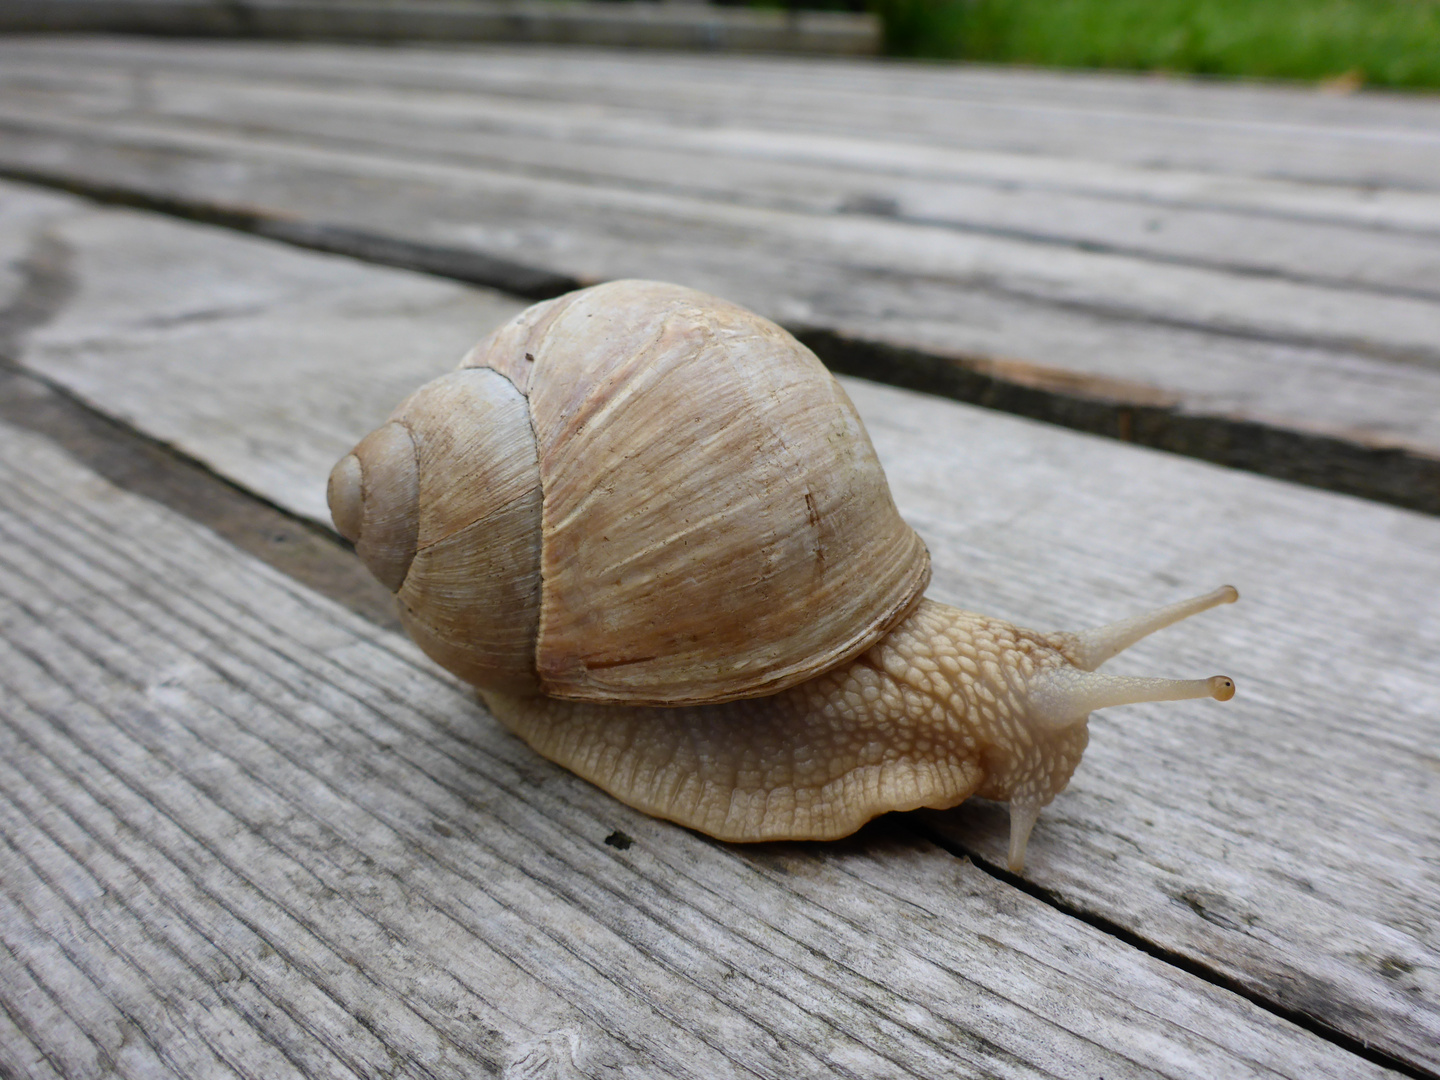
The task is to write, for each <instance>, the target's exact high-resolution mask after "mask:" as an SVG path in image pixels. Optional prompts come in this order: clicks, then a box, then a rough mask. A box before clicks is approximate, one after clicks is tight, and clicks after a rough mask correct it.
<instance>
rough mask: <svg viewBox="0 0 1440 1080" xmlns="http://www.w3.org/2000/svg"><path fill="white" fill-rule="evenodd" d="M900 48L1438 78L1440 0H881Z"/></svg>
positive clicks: (1275, 73)
mask: <svg viewBox="0 0 1440 1080" xmlns="http://www.w3.org/2000/svg"><path fill="white" fill-rule="evenodd" d="M872 7H873V9H874V10H875V11H876V12H878V13H879V14H880V16H881V17H882V18H883V19H884V22H885V36H886V50H887V51H888V52H889V53H891V54H892V55H898V56H917V57H930V58H935V59H966V60H986V61H996V62H1005V63H1023V64H1036V65H1042V66H1050V67H1097V68H1126V69H1135V70H1144V71H1174V72H1195V73H1200V74H1206V75H1241V76H1251V77H1261V78H1281V79H1307V80H1319V79H1329V78H1335V77H1337V76H1342V75H1348V76H1349V77H1350V79H1351V80H1354V79H1356V78H1358V79H1359V80H1361V81H1363V82H1365V83H1367V84H1371V85H1378V86H1394V87H1428V88H1440V0H874V2H873V4H872Z"/></svg>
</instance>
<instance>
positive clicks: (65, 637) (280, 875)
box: [0, 428, 1384, 1077]
mask: <svg viewBox="0 0 1440 1080" xmlns="http://www.w3.org/2000/svg"><path fill="white" fill-rule="evenodd" d="M0 532H3V534H4V537H5V542H4V545H3V547H0V596H3V597H4V600H3V603H4V605H5V611H6V622H5V632H4V637H3V643H0V683H3V689H0V695H3V698H4V702H5V706H4V708H3V709H0V717H3V720H0V742H3V744H4V748H5V753H4V754H3V764H0V795H3V802H0V815H3V820H4V822H5V826H6V828H5V833H6V837H7V846H6V847H5V848H4V849H3V852H4V854H3V856H0V859H3V861H0V883H3V897H4V898H5V899H6V900H7V901H9V902H10V903H12V904H14V905H15V906H14V907H13V908H10V909H8V910H7V912H6V918H5V919H4V920H3V926H4V927H5V929H6V933H7V934H9V935H11V936H13V937H15V938H16V939H18V940H19V941H21V942H23V945H24V947H25V948H27V949H29V950H32V951H35V950H41V951H43V950H47V949H48V950H51V951H53V950H54V949H55V948H57V947H62V946H63V948H64V949H65V950H66V961H67V962H68V964H69V965H71V967H72V968H83V969H84V970H86V971H87V972H89V973H90V974H91V976H92V978H93V980H94V982H92V986H93V989H89V990H88V991H87V992H86V993H85V994H80V995H75V994H64V995H63V999H64V1000H65V1001H66V1002H67V1005H68V1007H69V1008H70V1009H72V1010H73V1011H74V1012H75V1013H78V1016H76V1017H75V1018H74V1019H73V1020H71V1021H70V1026H69V1027H67V1028H63V1029H60V1028H56V1029H51V1028H48V1027H45V1026H43V1025H42V1021H43V1019H44V1016H45V1008H46V1002H47V1001H48V1002H53V1001H55V1000H56V998H57V996H59V995H57V993H56V992H57V991H58V990H60V987H59V986H57V982H59V981H60V980H62V979H63V978H64V977H65V975H66V971H67V970H69V969H67V967H66V964H65V963H62V962H61V961H60V960H59V959H58V958H56V957H54V956H42V955H39V953H37V954H36V959H35V961H34V962H32V964H31V966H30V968H29V971H30V975H31V977H32V978H33V979H34V981H35V984H36V986H38V987H41V988H43V990H44V991H45V992H43V993H40V994H35V993H30V994H23V993H17V992H16V991H15V988H14V986H15V984H13V983H12V982H11V980H10V979H8V978H7V979H6V980H4V981H0V993H3V994H4V997H5V1009H6V1011H7V1012H8V1013H9V1014H10V1015H13V1016H18V1017H19V1018H20V1021H21V1022H22V1023H24V1024H26V1025H28V1026H29V1027H30V1029H31V1030H32V1031H33V1032H35V1034H34V1036H33V1037H34V1038H36V1039H37V1040H38V1045H39V1046H40V1047H41V1048H43V1050H44V1051H45V1052H46V1053H47V1054H51V1055H60V1054H68V1053H71V1052H73V1051H75V1050H76V1049H78V1048H80V1047H85V1046H90V1047H92V1048H93V1053H94V1056H93V1058H91V1059H83V1058H76V1059H74V1060H72V1061H70V1062H69V1064H68V1065H66V1067H65V1071H66V1073H67V1074H69V1075H77V1076H85V1075H99V1074H100V1073H101V1072H102V1071H104V1070H106V1069H108V1068H111V1067H112V1066H113V1067H116V1068H118V1069H119V1071H121V1072H122V1073H124V1074H127V1075H159V1071H158V1069H157V1068H155V1067H152V1065H151V1064H148V1063H147V1059H146V1058H145V1057H144V1054H145V1053H146V1052H152V1053H153V1054H154V1055H156V1056H157V1058H158V1059H160V1060H163V1061H165V1062H166V1063H172V1064H174V1065H178V1066H181V1067H180V1068H179V1069H178V1071H179V1072H182V1073H185V1074H189V1075H193V1074H194V1062H195V1061H198V1060H200V1059H201V1058H202V1057H204V1055H214V1058H215V1060H216V1064H217V1067H218V1069H221V1070H225V1071H233V1073H234V1074H236V1075H242V1076H251V1075H254V1076H259V1075H265V1076H271V1075H284V1074H286V1073H289V1072H291V1071H292V1070H293V1071H298V1072H302V1073H304V1074H306V1075H337V1076H338V1075H353V1074H355V1073H364V1074H370V1073H373V1072H377V1071H383V1072H385V1073H386V1074H388V1075H395V1074H400V1075H417V1074H422V1073H423V1074H424V1075H431V1076H444V1075H475V1074H476V1073H477V1072H484V1073H492V1074H494V1073H501V1072H504V1073H505V1074H506V1075H533V1074H535V1071H536V1070H540V1071H541V1073H542V1074H544V1073H543V1070H545V1069H549V1070H551V1071H552V1073H553V1074H556V1075H566V1076H569V1075H598V1074H601V1073H609V1072H614V1071H635V1072H639V1073H643V1074H645V1075H675V1076H727V1075H741V1074H745V1075H776V1076H778V1075H785V1076H810V1075H845V1076H879V1075H919V1076H953V1075H987V1076H1033V1075H1051V1074H1057V1070H1058V1074H1064V1075H1069V1074H1071V1073H1072V1072H1073V1071H1075V1070H1077V1069H1078V1070H1079V1071H1081V1072H1083V1073H1086V1074H1092V1075H1099V1074H1103V1075H1106V1076H1153V1075H1165V1076H1177V1077H1178V1076H1189V1075H1199V1074H1204V1075H1220V1074H1223V1075H1236V1076H1261V1075H1265V1076H1272V1075H1288V1076H1297V1077H1299V1076H1319V1075H1326V1076H1369V1075H1374V1076H1379V1075H1383V1074H1384V1070H1380V1069H1378V1068H1376V1067H1374V1066H1372V1065H1370V1064H1369V1063H1367V1062H1365V1061H1363V1060H1360V1059H1358V1058H1355V1057H1354V1056H1352V1055H1350V1054H1348V1053H1345V1052H1344V1051H1340V1050H1338V1049H1336V1048H1335V1047H1333V1046H1331V1045H1329V1044H1327V1043H1325V1042H1324V1041H1322V1040H1320V1039H1318V1038H1316V1037H1314V1036H1312V1035H1308V1034H1306V1033H1304V1032H1301V1031H1299V1030H1297V1029H1295V1028H1294V1027H1292V1026H1291V1025H1289V1024H1287V1023H1285V1022H1283V1021H1279V1020H1276V1019H1275V1018H1274V1017H1271V1016H1269V1015H1268V1014H1266V1013H1264V1012H1262V1011H1260V1010H1258V1009H1255V1008H1254V1007H1252V1006H1250V1005H1249V1004H1248V1003H1246V1002H1244V1001H1243V1000H1241V999H1238V998H1236V997H1234V996H1233V995H1230V994H1228V993H1227V992H1225V991H1222V990H1219V989H1216V988H1214V987H1211V986H1208V985H1206V984H1204V983H1200V982H1198V981H1197V980H1195V979H1193V978H1191V977H1189V976H1186V975H1183V974H1181V973H1179V972H1177V971H1176V970H1175V969H1174V968H1172V967H1170V966H1169V965H1167V964H1164V963H1162V962H1160V961H1157V960H1154V959H1152V958H1150V957H1148V956H1145V955H1144V954H1142V953H1140V952H1138V951H1137V950H1133V949H1130V948H1128V947H1125V946H1123V945H1119V944H1117V943H1115V942H1114V941H1113V940H1112V939H1110V938H1107V937H1105V936H1104V935H1103V934H1101V933H1099V932H1097V931H1094V930H1092V929H1090V928H1088V927H1085V926H1084V925H1083V924H1079V923H1076V922H1075V921H1073V920H1070V919H1068V918H1067V917H1065V916H1063V915H1061V914H1059V913H1057V912H1055V911H1053V910H1051V909H1049V908H1047V907H1046V906H1045V905H1043V904H1040V903H1038V902H1037V901H1034V900H1031V899H1030V898H1028V897H1025V896H1023V895H1020V894H1018V893H1015V892H1014V891H1013V890H1009V889H1008V888H1006V887H1005V886H1004V885H1002V884H1000V883H998V882H996V881H995V880H994V879H992V878H990V877H988V876H987V875H985V874H983V873H981V872H979V871H977V870H975V869H974V868H972V867H970V866H968V865H967V864H966V863H965V862H964V861H962V860H956V859H953V858H951V857H950V856H948V855H946V854H945V853H943V852H941V851H939V850H938V849H935V848H933V847H929V846H927V845H925V844H923V843H920V842H917V841H914V840H911V839H907V838H905V837H904V836H903V835H900V834H894V833H890V832H887V831H886V830H884V829H872V830H870V831H869V832H867V834H865V835H864V836H862V837H860V838H858V839H856V840H855V841H852V842H850V843H848V844H844V845H833V846H806V845H772V846H767V847H763V848H736V847H727V846H725V845H720V844H716V843H712V842H709V841H707V840H705V839H703V838H701V837H698V836H695V835H693V834H691V833H688V832H686V831H684V830H681V829H677V828H674V827H672V826H668V825H666V824H664V823H660V822H654V821H650V820H647V819H644V818H642V817H640V816H639V815H636V814H633V813H631V812H629V811H627V810H626V809H625V808H623V807H620V806H618V805H617V804H615V803H614V802H613V801H612V800H610V799H608V798H607V797H605V796H604V795H602V794H601V793H599V792H598V791H596V790H595V789H593V788H590V787H589V786H588V785H585V784H583V783H582V782H580V781H578V780H576V779H574V778H573V777H570V776H568V775H566V774H564V773H563V772H561V771H560V770H558V769H555V768H553V767H551V766H549V765H547V764H545V763H543V762H540V761H538V760H537V759H535V758H534V756H533V755H531V754H530V753H529V752H528V751H527V750H526V749H525V748H524V747H523V746H521V745H520V744H518V743H517V742H516V741H515V740H514V739H512V738H510V737H509V736H508V735H506V734H504V733H503V732H501V731H500V730H499V729H498V728H497V727H496V726H495V725H493V724H492V723H491V722H489V721H488V720H487V719H486V718H485V717H484V716H483V715H482V714H481V713H480V712H479V710H478V708H477V707H476V706H475V705H474V704H473V701H472V700H471V699H470V698H468V696H467V695H465V694H464V693H463V692H462V691H460V690H459V689H458V688H457V687H455V686H454V685H452V684H450V683H449V682H447V681H445V680H443V679H441V678H438V677H437V676H436V675H434V674H432V673H431V671H430V669H429V668H428V666H426V665H424V664H423V662H421V661H420V660H419V658H418V656H417V655H416V654H415V653H414V651H413V650H412V649H410V648H409V647H408V646H407V645H405V644H404V643H403V642H401V641H399V640H398V639H396V638H394V637H392V636H391V635H388V634H384V633H377V632H376V631H375V630H374V629H373V628H372V627H368V626H367V625H366V624H364V623H363V622H361V621H359V620H358V619H356V618H355V617H354V616H350V615H348V614H347V613H345V612H343V611H341V610H340V609H338V608H336V607H335V606H334V605H331V604H329V603H328V602H326V601H324V600H323V599H321V598H320V597H318V596H316V595H314V594H311V593H308V592H307V591H305V590H303V589H301V588H299V587H298V586H296V585H294V584H293V583H291V582H289V581H288V580H286V579H284V578H283V577H281V576H279V575H277V574H275V573H274V572H273V571H269V570H268V569H267V568H265V567H263V566H261V565H258V564H256V563H254V562H253V561H252V560H250V559H249V558H248V557H245V556H242V555H240V554H239V553H238V552H236V551H234V549H231V548H228V547H227V546H226V545H224V544H223V543H221V542H220V541H218V540H216V539H214V538H213V537H212V536H210V535H209V534H207V533H206V532H205V531H204V530H202V529H199V528H197V527H196V526H194V525H191V524H188V523H186V522H183V521H182V520H180V519H178V518H176V517H175V516H174V515H173V514H171V513H169V512H166V511H162V510H160V509H159V508H158V507H155V506H154V505H153V504H149V503H147V502H145V501H144V500H142V499H139V498H137V497H135V496H130V495H127V494H124V493H121V492H118V491H117V490H115V489H113V488H111V487H109V486H108V485H106V484H105V483H104V482H102V481H100V480H98V478H96V477H94V476H93V474H88V473H86V472H84V471H83V470H81V469H79V468H78V467H77V466H75V465H74V464H73V463H71V462H69V461H67V460H66V459H64V458H63V457H61V456H60V455H58V454H57V453H56V452H55V451H54V450H52V449H50V448H49V447H47V446H45V445H43V444H41V443H40V442H39V441H38V440H36V439H34V438H33V437H30V436H21V435H17V434H16V433H15V432H14V431H13V429H9V428H0ZM617 826H619V827H620V828H621V829H623V830H624V831H625V833H626V835H627V837H630V838H632V839H631V840H630V843H629V846H624V847H618V848H617V847H616V846H614V845H613V844H612V845H608V846H607V844H606V843H605V842H604V838H605V837H607V836H609V835H611V834H612V833H613V832H614V831H615V829H616V827H617ZM963 927H969V928H971V929H972V931H973V932H959V933H957V932H956V931H957V928H963ZM122 1002H123V1003H124V1015H125V1017H126V1020H125V1022H124V1023H116V1022H107V1021H106V1020H105V1018H104V1015H103V1009H104V1008H105V1007H106V1006H109V1007H110V1008H112V1009H113V1008H117V1007H118V1006H119V1004H120V1003H122ZM86 1003H88V1005H87V1004H86ZM82 1005H86V1008H85V1010H84V1011H82V1009H81V1006H82ZM1077 1006H1081V1007H1077ZM186 1054H194V1055H200V1057H196V1058H187V1057H186V1056H185V1055H186ZM137 1055H138V1056H137ZM221 1062H223V1064H220V1063H221Z"/></svg>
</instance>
